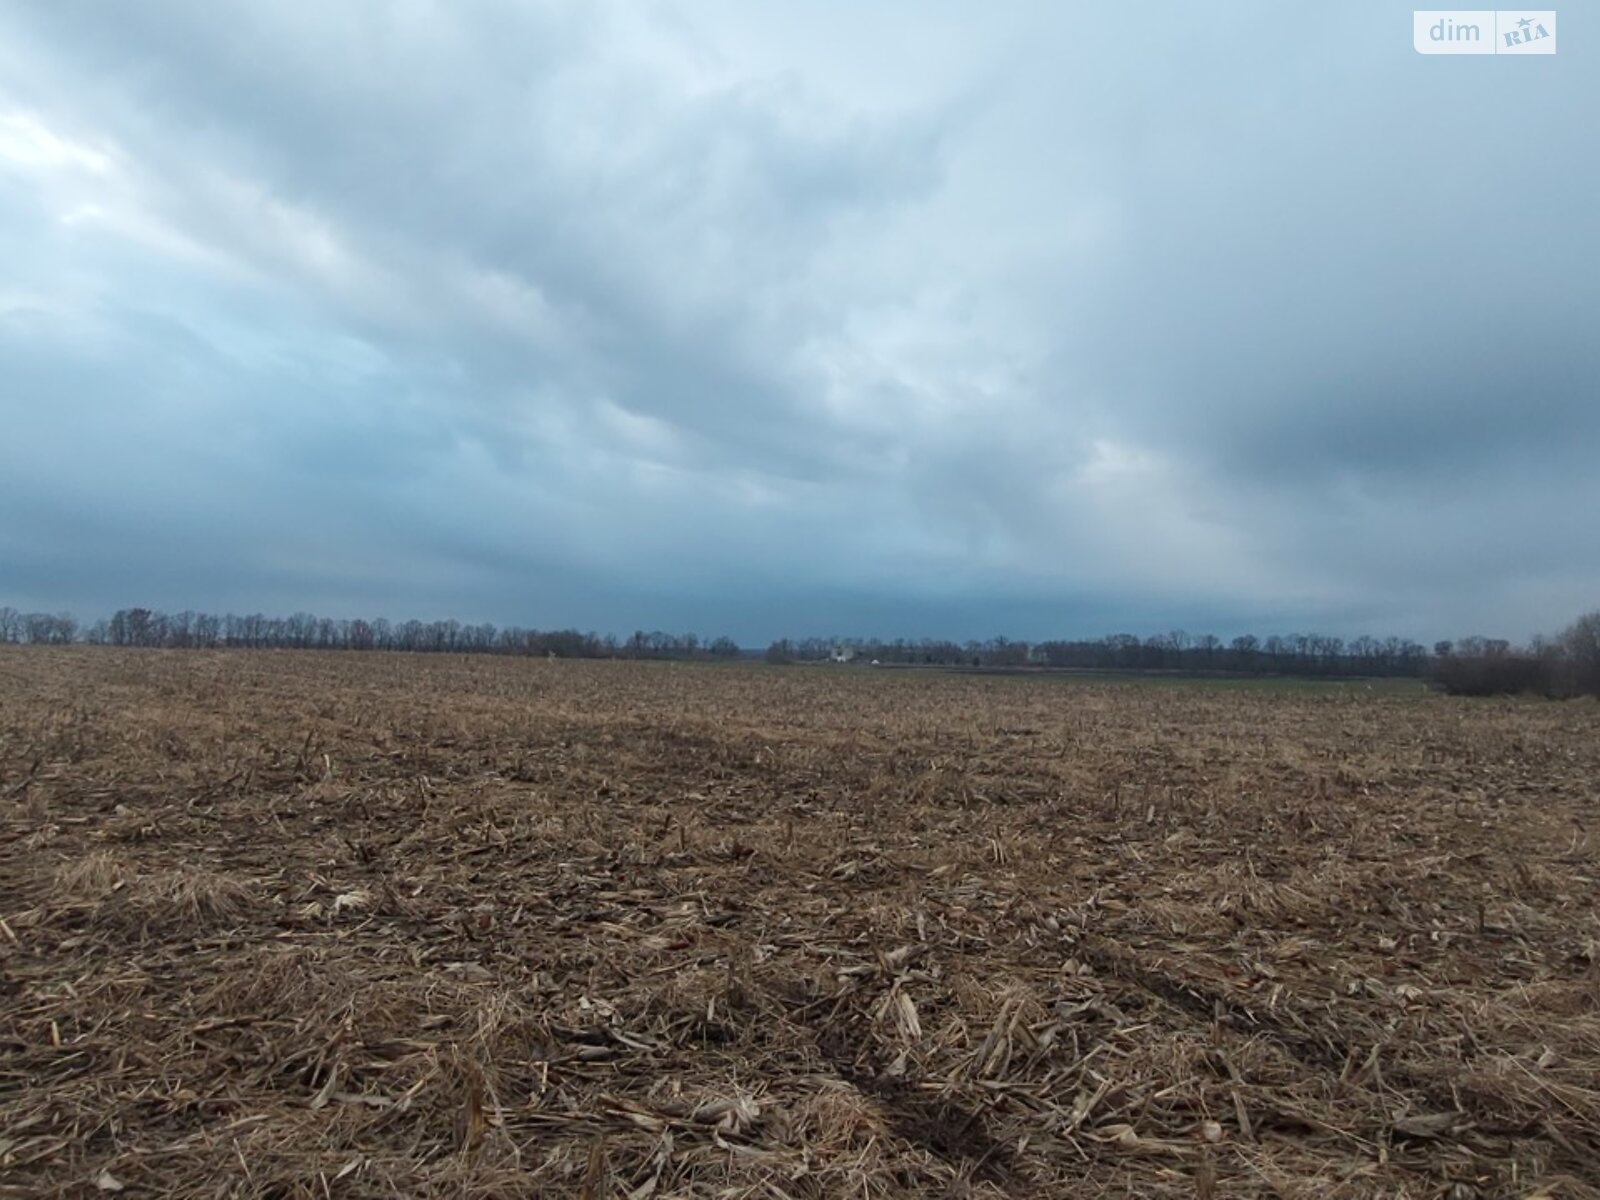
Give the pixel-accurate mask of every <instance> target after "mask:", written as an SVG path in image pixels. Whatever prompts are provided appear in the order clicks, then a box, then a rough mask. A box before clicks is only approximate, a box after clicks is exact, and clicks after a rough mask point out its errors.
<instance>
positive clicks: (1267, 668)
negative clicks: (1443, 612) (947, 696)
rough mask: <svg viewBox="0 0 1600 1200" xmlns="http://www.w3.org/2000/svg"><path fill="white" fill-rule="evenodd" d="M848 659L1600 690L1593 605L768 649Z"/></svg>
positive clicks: (780, 654) (826, 642)
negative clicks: (1371, 629)
mask: <svg viewBox="0 0 1600 1200" xmlns="http://www.w3.org/2000/svg"><path fill="white" fill-rule="evenodd" d="M828 660H845V661H851V662H877V663H882V664H894V665H923V666H964V667H979V668H982V667H995V668H1018V667H1055V668H1076V669H1079V670H1094V671H1174V672H1186V673H1215V674H1230V675H1296V676H1310V677H1322V678H1361V677H1365V678H1372V677H1400V678H1424V679H1427V680H1429V681H1430V682H1432V683H1434V684H1435V685H1437V686H1439V687H1440V688H1442V689H1443V690H1445V691H1447V692H1450V693H1451V694H1454V695H1471V696H1487V695H1502V694H1515V693H1522V692H1531V693H1537V694H1540V695H1546V696H1575V695H1581V694H1589V695H1595V696H1600V611H1597V612H1593V613H1590V614H1588V615H1587V616H1584V617H1580V618H1579V619H1578V620H1577V621H1575V622H1573V624H1572V625H1571V626H1569V627H1568V628H1567V629H1566V630H1565V631H1564V632H1562V633H1561V635H1560V636H1558V637H1554V638H1549V637H1542V636H1541V637H1535V638H1533V639H1532V640H1531V641H1530V642H1529V643H1528V645H1527V646H1520V647H1519V646H1513V645H1512V644H1511V643H1510V642H1508V641H1506V640H1504V639H1501V638H1486V637H1468V638H1462V639H1461V640H1460V641H1440V642H1435V643H1434V644H1433V646H1432V647H1431V649H1430V648H1429V647H1425V646H1423V645H1422V644H1421V643H1420V642H1415V641H1412V640H1411V639H1409V638H1398V637H1387V638H1375V637H1358V638H1352V639H1350V640H1348V641H1346V640H1345V639H1343V638H1338V637H1330V636H1327V635H1324V634H1304V633H1292V634H1286V635H1281V636H1272V637H1256V636H1254V635H1251V634H1245V635H1243V636H1241V637H1236V638H1233V639H1232V640H1230V641H1227V642H1224V641H1223V640H1222V639H1221V638H1218V637H1216V636H1214V635H1212V634H1198V635H1190V634H1188V633H1186V632H1184V631H1183V630H1173V631H1172V632H1170V633H1160V634H1156V635H1154V636H1152V637H1146V638H1139V637H1136V636H1135V635H1133V634H1131V633H1114V634H1111V635H1109V636H1107V637H1103V638H1097V639H1093V640H1088V641H1044V642H1035V643H1031V644H1030V643H1028V642H1020V641H1012V640H1011V639H1009V638H1005V637H995V638H990V639H989V640H988V641H969V642H962V643H958V642H953V641H942V640H936V639H927V638H925V639H923V640H921V641H911V640H908V639H905V638H899V639H896V640H894V641H883V640H879V639H872V638H841V639H826V638H806V639H803V640H793V639H789V638H781V639H779V640H778V641H775V642H773V643H772V644H771V645H770V646H769V647H768V648H767V661H768V662H774V663H796V662H799V663H804V662H824V661H828Z"/></svg>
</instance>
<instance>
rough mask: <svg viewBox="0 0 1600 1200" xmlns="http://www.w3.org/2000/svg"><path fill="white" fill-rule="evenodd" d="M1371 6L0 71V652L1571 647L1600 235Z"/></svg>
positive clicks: (448, 40)
mask: <svg viewBox="0 0 1600 1200" xmlns="http://www.w3.org/2000/svg"><path fill="white" fill-rule="evenodd" d="M1563 19H1564V22H1565V23H1564V24H1563V27H1562V31H1563V33H1565V34H1566V35H1567V36H1566V40H1565V46H1566V48H1564V49H1563V51H1562V53H1561V54H1560V55H1558V56H1556V57H1555V58H1553V59H1540V60H1510V59H1505V60H1502V59H1496V58H1481V59H1479V58H1461V59H1447V58H1423V57H1421V56H1417V55H1415V54H1414V53H1413V52H1412V50H1411V47H1410V43H1409V25H1410V10H1409V9H1399V8H1396V7H1394V6H1392V5H1389V4H1371V5H1348V6H1338V7H1336V8H1335V7H1333V6H1327V7H1326V8H1325V10H1296V11H1294V12H1288V11H1286V10H1283V9H1282V8H1281V6H1277V7H1274V6H1266V5H1243V6H1239V7H1238V8H1236V9H1233V10H1229V11H1228V12H1227V13H1220V14H1219V13H1217V12H1215V11H1213V10H1200V9H1194V8H1192V7H1190V6H1181V5H1176V4H1167V5H1163V4H1153V5H1145V6H1136V7H1131V8H1124V9H1110V10H1107V9H1093V10H1090V9H1087V8H1084V9H1079V10H1076V11H1071V12H1062V11H1060V10H1059V9H1053V8H1052V9H1044V8H1018V9H1015V10H1008V11H1003V12H999V13H993V14H985V15H983V16H982V17H980V16H978V15H976V14H974V13H972V12H971V11H970V10H967V9H963V8H961V7H959V6H926V5H909V4H904V5H903V4H884V5H874V6H872V7H871V9H870V10H862V9H861V6H846V5H811V6H806V7H805V9H804V11H803V12H802V11H800V10H791V9H789V8H785V7H779V6H768V5H750V4H742V3H741V4H715V3H709V2H708V3H703V4H694V5H667V4H657V5H621V4H617V5H605V4H601V5H557V4H527V5H522V4H509V3H506V4H498V5H480V6H473V7H471V8H459V7H455V6H446V5H435V4H426V3H410V4H402V5H398V6H394V7H391V8H387V9H384V10H382V11H381V14H380V13H377V12H366V11H363V10H356V9H349V8H347V7H345V6H329V5H320V6H314V5H310V4H280V5H250V6H243V5H234V6H220V5H205V4H199V3H194V4H189V3H176V2H174V3H168V4H162V5H156V6H139V7H133V6H105V5H89V4H71V3H63V4H57V5H50V6H35V7H31V8H26V9H13V10H11V11H10V12H9V13H8V15H7V16H6V17H4V18H0V250H3V251H4V252H5V257H6V261H7V263H8V266H9V270H8V272H7V273H6V275H4V276H0V378H3V380H4V383H3V384H0V418H3V420H4V423H5V426H6V429H7V433H8V437H7V438H6V439H5V441H4V443H3V444H0V505H3V507H4V511H5V513H6V514H7V519H6V520H5V521H3V522H0V556H3V558H0V563H3V567H0V572H3V573H0V593H4V594H3V595H0V601H4V602H10V603H21V604H25V605H28V606H39V607H50V608H58V607H76V608H79V609H80V610H82V611H83V612H85V613H86V614H87V613H92V612H98V611H100V610H102V609H105V608H108V607H112V606H116V605H119V604H122V603H128V602H135V601H143V602H148V603H156V604H160V605H163V606H167V607H184V606H188V605H196V606H210V607H234V608H284V609H293V608H308V607H309V608H319V609H323V610H326V611H330V612H337V613H341V614H344V613H355V612H360V611H366V612H374V613H376V612H383V613H390V614H393V615H404V614H408V613H411V612H417V613H420V614H424V615H429V614H431V615H446V614H448V615H457V616H460V617H463V618H468V619H481V618H491V619H497V620H519V621H525V622H532V623H541V624H568V623H573V624H581V625H588V626H595V627H599V628H615V629H628V628H632V627H634V626H638V625H643V626H645V627H657V626H666V627H676V626H695V627H697V628H701V629H702V630H704V631H707V632H712V631H715V630H717V629H727V630H729V631H731V632H734V633H735V634H736V635H738V636H740V637H742V638H746V639H759V638H765V637H768V636H772V635H774V634H776V633H779V632H791V633H799V634H807V633H826V632H830V631H845V630H850V629H857V630H859V631H861V632H872V633H883V634H891V635H892V634H899V633H906V634H911V635H916V634H922V633H927V634H951V635H956V636H976V635H986V634H990V633H994V632H997V631H1006V632H1011V633H1015V634H1018V635H1022V636H1040V635H1043V634H1049V633H1056V632H1066V633H1094V632H1104V631H1106V630H1109V629H1112V628H1119V629H1132V630H1133V631H1135V632H1145V631H1148V630H1150V629H1152V628H1159V627H1166V626H1170V625H1189V626H1191V627H1200V626H1202V625H1203V626H1209V627H1213V628H1216V629H1217V630H1218V631H1219V632H1226V631H1230V630H1231V631H1237V630H1239V629H1242V628H1244V627H1246V626H1251V627H1257V628H1260V629H1262V630H1264V631H1270V630H1271V629H1273V628H1286V627H1288V626H1302V627H1304V626H1308V625H1320V626H1322V627H1324V628H1327V629H1330V630H1332V631H1335V632H1344V633H1356V632H1390V631H1393V632H1400V633H1411V634H1415V635H1418V636H1427V635H1429V634H1433V633H1435V632H1438V633H1452V632H1465V631H1467V630H1468V629H1470V628H1482V629H1489V630H1495V631H1504V632H1507V633H1508V634H1511V635H1513V636H1520V635H1523V634H1525V633H1527V632H1531V631H1533V630H1535V629H1539V628H1546V627H1549V626H1551V625H1553V624H1556V623H1559V622H1560V621H1562V620H1563V619H1564V618H1566V617H1567V616H1568V615H1570V613H1571V612H1573V611H1576V610H1577V609H1578V608H1581V607H1584V606H1590V605H1592V604H1593V603H1594V602H1595V599H1596V597H1597V596H1600V533H1597V532H1596V529H1595V527H1594V525H1593V522H1592V521H1590V520H1588V519H1586V517H1585V514H1586V513H1592V512H1593V511H1595V510H1596V508H1597V507H1600V483H1597V482H1596V473H1595V472H1593V470H1592V468H1591V466H1590V459H1591V458H1592V454H1593V451H1594V449H1595V448H1596V446H1597V445H1600V403H1596V399H1597V398H1596V396H1595V390H1596V389H1595V384H1596V380H1597V379H1600V370H1597V368H1600V362H1597V358H1596V355H1597V352H1596V351H1595V350H1594V349H1593V347H1592V345H1591V343H1593V342H1594V341H1595V339H1594V338H1593V337H1592V334H1591V332H1590V328H1589V327H1590V326H1591V325H1592V323H1593V317H1594V314H1595V313H1596V312H1597V311H1600V294H1597V292H1600V271H1596V269H1595V267H1596V250H1597V248H1600V230H1597V220H1600V217H1597V214H1600V204H1597V200H1600V194H1597V193H1600V188H1597V167H1596V166H1595V161H1594V159H1595V156H1594V154H1593V153H1592V149H1593V148H1592V146H1591V145H1590V142H1591V137H1590V134H1589V132H1588V115H1589V114H1590V113H1592V112H1593V111H1594V108H1595V102H1596V100H1597V96H1596V84H1595V82H1594V80H1595V78H1596V76H1595V73H1594V72H1593V71H1592V70H1590V69H1589V67H1590V66H1591V65H1592V62H1591V61H1590V56H1589V52H1588V51H1587V50H1586V48H1585V39H1584V38H1583V37H1582V32H1583V28H1584V27H1583V26H1582V24H1581V23H1580V22H1578V21H1577V20H1576V15H1575V14H1563Z"/></svg>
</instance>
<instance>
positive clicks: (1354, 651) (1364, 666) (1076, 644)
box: [767, 629, 1428, 676]
mask: <svg viewBox="0 0 1600 1200" xmlns="http://www.w3.org/2000/svg"><path fill="white" fill-rule="evenodd" d="M840 657H843V658H848V659H850V660H852V661H856V660H865V661H877V662H879V663H893V664H918V665H938V666H967V667H1058V668H1060V667H1071V668H1077V669H1079V670H1091V671H1185V672H1218V673H1228V674H1251V675H1262V674H1280V675H1327V676H1341V675H1344V676H1350V675H1366V676H1371V675H1409V676H1418V675H1421V674H1423V672H1424V671H1425V670H1426V669H1427V666H1428V651H1427V649H1426V647H1424V646H1423V645H1422V644H1421V643H1419V642H1414V641H1410V640H1409V639H1406V638H1394V637H1391V638H1384V639H1382V640H1380V639H1378V638H1373V637H1359V638H1355V639H1353V640H1351V641H1349V642H1346V641H1345V640H1344V639H1343V638H1337V637H1328V636H1325V635H1322V634H1301V633H1294V634H1287V635H1283V636H1276V635H1275V636H1272V637H1265V638H1259V637H1256V636H1254V635H1251V634H1246V635H1244V636H1242V637H1236V638H1234V639H1232V640H1231V641H1228V642H1224V641H1223V640H1222V639H1221V638H1219V637H1217V636H1215V635H1214V634H1196V635H1191V634H1189V633H1186V632H1184V631H1183V630H1181V629H1180V630H1173V631H1172V632H1170V633H1158V634H1155V635H1153V636H1151V637H1146V638H1140V637H1137V636H1136V635H1134V634H1131V633H1114V634H1111V635H1109V636H1107V637H1103V638H1095V639H1091V640H1079V641H1044V642H1034V643H1029V642H1020V641H1012V640H1011V639H1010V638H1005V637H995V638H990V639H989V640H988V641H981V642H980V641H969V642H964V643H957V642H952V641H939V640H934V639H923V640H922V641H909V640H907V639H904V638H900V639H897V640H895V641H880V640H874V639H870V638H845V639H841V640H837V641H830V640H826V639H822V638H807V639H805V640H803V641H792V640H789V639H781V640H779V641H776V642H774V643H772V645H771V646H770V647H768V649H767V658H768V660H769V661H772V662H820V661H824V660H827V659H831V658H840Z"/></svg>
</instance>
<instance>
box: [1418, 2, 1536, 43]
mask: <svg viewBox="0 0 1600 1200" xmlns="http://www.w3.org/2000/svg"><path fill="white" fill-rule="evenodd" d="M1411 44H1412V45H1413V46H1415V47H1416V49H1417V53H1418V54H1554V53H1555V52H1556V14H1555V10H1554V9H1538V10H1520V9H1519V10H1516V11H1510V10H1495V9H1489V8H1483V9H1448V10H1445V9H1428V10H1426V11H1424V10H1418V11H1416V12H1413V13H1412V14H1411Z"/></svg>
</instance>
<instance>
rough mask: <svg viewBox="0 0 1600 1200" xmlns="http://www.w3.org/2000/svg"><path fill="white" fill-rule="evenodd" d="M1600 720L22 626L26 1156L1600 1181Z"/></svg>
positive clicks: (355, 1169)
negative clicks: (140, 637)
mask: <svg viewBox="0 0 1600 1200" xmlns="http://www.w3.org/2000/svg"><path fill="white" fill-rule="evenodd" d="M1597 734H1600V709H1597V708H1596V706H1595V704H1594V703H1593V702H1592V701H1581V702H1572V703H1566V704H1554V703H1544V702H1531V701H1526V702H1525V701H1466V700H1452V699H1447V698H1444V697H1438V696H1431V695H1427V694H1424V693H1422V692H1420V691H1419V692H1417V693H1416V694H1400V693H1395V692H1384V691H1377V692H1369V691H1368V690H1366V689H1365V688H1363V687H1361V686H1359V685H1358V686H1355V687H1327V688H1308V689H1272V688H1256V687H1237V688H1214V687H1197V686H1192V685H1184V684H1182V683H1172V684H1163V685H1160V686H1149V685H1120V684H1116V683H1107V682H1094V683H1087V682H1081V681H1068V680H1061V679H1012V678H1005V677H985V676H948V675H929V674H921V673H902V672H875V671H872V670H870V669H852V668H792V669H781V668H765V667H742V666H739V667H712V666H705V667H701V666H687V665H676V664H629V663H609V662H603V663H568V662H546V661H542V660H539V661H527V660H502V659H491V658H471V659H460V658H427V657H406V656H397V655H396V656H391V655H371V656H366V655H356V654H345V655H314V654H289V653H270V652H262V653H255V654H243V653H240V654H228V653H214V654H213V653H199V652H191V653H181V652H180V653H173V652H159V651H154V652H135V651H128V652H121V651H111V650H95V649H87V648H84V649H61V650H52V649H47V648H40V649H27V648H5V649H4V651H3V652H0V919H3V923H0V1196H18V1197H20V1196H30V1197H31V1196H47V1195H82V1196H97V1195H116V1194H122V1195H126V1196H130V1197H131V1196H185V1197H187V1196H194V1197H200V1196H205V1197H219V1196H232V1195H238V1196H275V1197H302V1196H303V1197H324V1198H325V1200H332V1198H335V1197H364V1196H418V1195H438V1196H451V1197H490V1196H495V1197H498V1196H508V1197H509V1196H537V1195H549V1196H580V1197H593V1198H599V1197H619V1198H620V1197H633V1198H636V1200H645V1198H646V1197H652V1196H655V1197H669V1196H685V1197H687V1196H705V1197H711V1196H717V1197H746V1196H748V1197H758V1196H759V1197H818V1198H821V1197H835V1196H841V1197H842V1196H851V1197H878V1196H923V1195H944V1196H974V1197H980V1196H1015V1197H1034V1196H1094V1195H1126V1196H1186V1197H1190V1196H1198V1197H1207V1196H1218V1197H1224V1196H1308V1197H1309V1196H1318V1197H1323V1196H1412V1197H1439V1196H1449V1197H1470V1196H1549V1197H1555V1196H1564V1197H1565V1196H1600V965H1597V963H1596V959H1597V957H1600V920H1597V916H1596V907H1595V901H1596V878H1597V864H1596V846H1595V843H1594V839H1593V837H1592V836H1591V826H1592V825H1593V824H1594V823H1595V821H1596V818H1597V811H1596V810H1597V801H1600V795H1597V788H1600V783H1597V781H1600V736H1597ZM1595 832H1596V833H1597V834H1600V831H1595Z"/></svg>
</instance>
